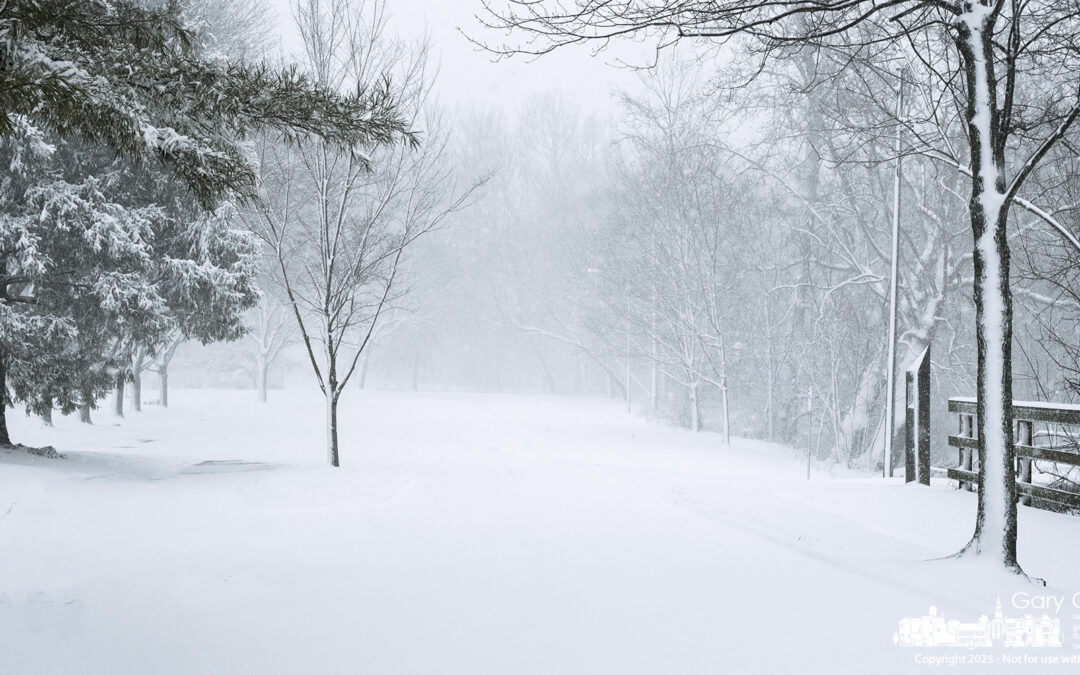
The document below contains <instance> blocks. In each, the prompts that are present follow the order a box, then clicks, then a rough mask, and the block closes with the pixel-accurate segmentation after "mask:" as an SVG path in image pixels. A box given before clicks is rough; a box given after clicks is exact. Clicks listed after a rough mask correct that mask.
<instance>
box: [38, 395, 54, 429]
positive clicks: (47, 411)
mask: <svg viewBox="0 0 1080 675" xmlns="http://www.w3.org/2000/svg"><path fill="white" fill-rule="evenodd" d="M52 409H53V401H52V399H51V398H46V399H45V403H44V405H43V406H42V409H41V421H42V422H43V423H44V424H45V426H47V427H51V426H53V416H52Z"/></svg>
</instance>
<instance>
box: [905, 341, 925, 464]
mask: <svg viewBox="0 0 1080 675" xmlns="http://www.w3.org/2000/svg"><path fill="white" fill-rule="evenodd" d="M905 375H906V380H905V383H906V385H907V386H906V389H905V391H906V393H907V398H906V402H907V405H906V406H905V413H906V414H905V418H904V468H905V471H906V473H905V479H906V482H908V483H911V482H914V481H918V482H920V483H922V484H923V485H929V484H930V345H927V346H926V349H924V350H923V352H922V354H920V355H919V358H917V359H915V363H914V364H912V366H911V368H909V369H908V371H907V373H906V374H905Z"/></svg>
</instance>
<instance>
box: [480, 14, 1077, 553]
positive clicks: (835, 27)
mask: <svg viewBox="0 0 1080 675" xmlns="http://www.w3.org/2000/svg"><path fill="white" fill-rule="evenodd" d="M488 9H489V15H488V16H489V23H490V25H491V26H493V27H496V28H499V29H503V30H511V31H518V34H523V35H528V36H530V42H529V43H528V44H526V45H524V46H511V47H509V48H499V50H500V51H502V52H504V53H512V52H523V51H524V52H531V53H544V52H548V51H551V50H552V49H555V48H557V47H559V46H562V45H566V44H573V43H580V42H585V41H591V40H601V41H603V40H610V39H613V38H616V37H619V36H623V35H630V34H639V33H642V32H651V33H653V34H655V35H657V36H658V39H659V41H660V44H667V43H670V42H672V41H676V40H679V39H681V38H691V37H692V38H704V39H709V40H719V41H723V40H728V39H734V38H739V39H745V40H746V41H747V42H748V43H749V44H752V45H754V46H756V47H759V48H761V50H760V52H759V53H763V54H765V55H766V56H768V55H769V54H772V53H775V52H777V51H778V50H783V49H785V48H787V47H790V46H798V45H807V44H811V45H821V46H825V47H828V48H831V49H838V50H843V49H850V48H851V47H850V45H851V44H852V43H858V44H859V45H862V46H867V47H868V46H870V45H882V44H891V45H895V46H896V47H897V48H904V47H907V46H910V47H911V48H912V49H911V52H912V53H913V54H914V55H915V56H916V58H922V57H921V56H920V55H926V54H931V55H933V56H934V58H933V59H932V60H923V61H921V66H922V67H923V68H924V69H925V71H926V72H927V73H928V74H929V76H930V77H932V78H933V79H934V81H936V82H937V83H938V85H939V86H940V87H941V88H942V89H943V90H944V91H947V92H949V95H950V96H951V98H952V100H953V101H955V102H956V104H957V105H958V106H959V107H961V108H962V109H963V111H964V120H965V127H966V137H965V141H966V142H965V145H966V148H962V147H957V146H954V145H950V144H949V143H948V142H947V140H948V139H936V141H935V142H934V143H933V144H932V145H931V144H928V145H926V146H925V147H923V148H921V151H923V152H925V153H926V154H928V155H931V156H934V157H936V158H938V159H940V160H942V161H946V162H952V163H953V165H954V166H957V167H958V168H960V169H962V170H963V171H964V172H965V173H967V174H969V175H970V177H971V181H970V190H969V195H968V204H969V220H970V226H971V230H972V234H973V236H974V241H975V245H974V247H973V251H972V253H973V256H972V257H973V263H974V267H975V275H974V301H975V306H976V335H977V343H978V367H977V391H978V401H979V403H978V412H979V449H978V450H979V457H980V460H981V461H980V466H979V474H980V481H981V486H982V488H981V490H980V492H979V501H978V510H977V515H976V521H975V532H974V534H973V536H972V539H971V541H970V542H969V543H968V544H967V545H966V546H965V547H964V549H963V551H962V553H970V554H986V555H989V556H992V557H994V558H996V559H997V560H998V561H999V562H1000V563H1001V564H1002V565H1003V566H1004V567H1006V568H1008V569H1012V570H1015V571H1017V572H1020V567H1019V565H1018V564H1017V561H1016V500H1015V490H1016V487H1015V475H1014V471H1015V463H1014V459H1015V447H1014V444H1013V432H1012V374H1011V366H1012V359H1011V356H1012V354H1011V349H1012V296H1011V293H1010V288H1009V245H1008V237H1007V228H1006V226H1007V223H1008V214H1009V210H1010V206H1011V205H1012V204H1013V203H1014V202H1016V200H1017V198H1018V197H1020V191H1021V189H1022V188H1023V186H1024V184H1025V182H1026V180H1027V179H1028V177H1029V176H1030V175H1031V174H1032V173H1033V172H1034V171H1036V169H1037V168H1038V167H1039V164H1040V163H1041V162H1042V160H1043V159H1044V158H1045V157H1046V156H1047V154H1048V153H1049V152H1050V151H1051V150H1052V149H1053V148H1054V146H1055V145H1056V144H1057V143H1058V142H1059V141H1061V139H1062V138H1064V137H1065V136H1066V135H1067V134H1068V133H1069V131H1070V128H1071V127H1072V125H1073V123H1074V122H1075V120H1076V118H1077V116H1080V95H1078V92H1077V91H1076V89H1075V86H1074V84H1073V83H1071V82H1063V81H1062V80H1061V78H1062V77H1068V75H1067V73H1069V72H1072V71H1073V70H1075V67H1076V66H1077V65H1080V63H1078V56H1080V54H1078V53H1077V51H1076V49H1075V48H1074V46H1073V40H1072V38H1071V36H1073V35H1075V34H1076V32H1077V29H1078V27H1080V26H1078V23H1080V9H1078V8H1077V7H1076V6H1075V5H1074V4H1073V3H1060V2H1053V1H1050V0H1045V1H1037V2H1020V1H1019V0H890V1H888V2H876V1H870V0H864V1H859V0H855V1H849V0H828V1H826V2H819V1H816V0H814V1H811V0H793V1H789V2H770V3H759V2H747V1H745V0H742V1H739V0H730V1H725V2H706V1H704V0H701V1H694V2H675V1H674V0H618V1H616V2H612V1H610V0H584V1H583V2H581V3H578V5H577V6H576V7H575V8H574V9H573V10H566V9H564V6H563V5H562V4H561V3H558V2H543V1H536V0H510V6H509V8H508V9H502V10H494V9H492V8H491V7H490V6H489V7H488ZM927 45H929V46H930V49H929V50H927V49H920V48H921V47H925V46H927ZM1063 63H1065V64H1066V66H1065V67H1062V64H1063ZM928 79H929V78H928ZM1025 94H1027V95H1031V94H1040V95H1041V97H1038V96H1036V97H1034V98H1031V99H1026V98H1025ZM1025 100H1028V101H1030V100H1041V104H1040V105H1037V106H1034V107H1028V106H1025V105H1022V103H1021V102H1023V101H1025ZM965 149H966V152H965Z"/></svg>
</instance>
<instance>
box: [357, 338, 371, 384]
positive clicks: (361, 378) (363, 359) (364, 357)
mask: <svg viewBox="0 0 1080 675" xmlns="http://www.w3.org/2000/svg"><path fill="white" fill-rule="evenodd" d="M370 354H371V348H370V347H368V348H367V349H365V350H364V353H363V354H361V355H360V372H358V373H357V374H356V382H357V384H358V385H359V387H360V389H363V388H364V387H365V386H366V385H367V369H368V360H369V358H370Z"/></svg>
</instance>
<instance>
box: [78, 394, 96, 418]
mask: <svg viewBox="0 0 1080 675" xmlns="http://www.w3.org/2000/svg"><path fill="white" fill-rule="evenodd" d="M91 403H93V394H92V393H91V392H90V390H89V389H86V388H84V389H83V390H82V402H81V403H79V421H80V422H82V423H83V424H93V423H94V421H93V420H92V419H90V408H91Z"/></svg>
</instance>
